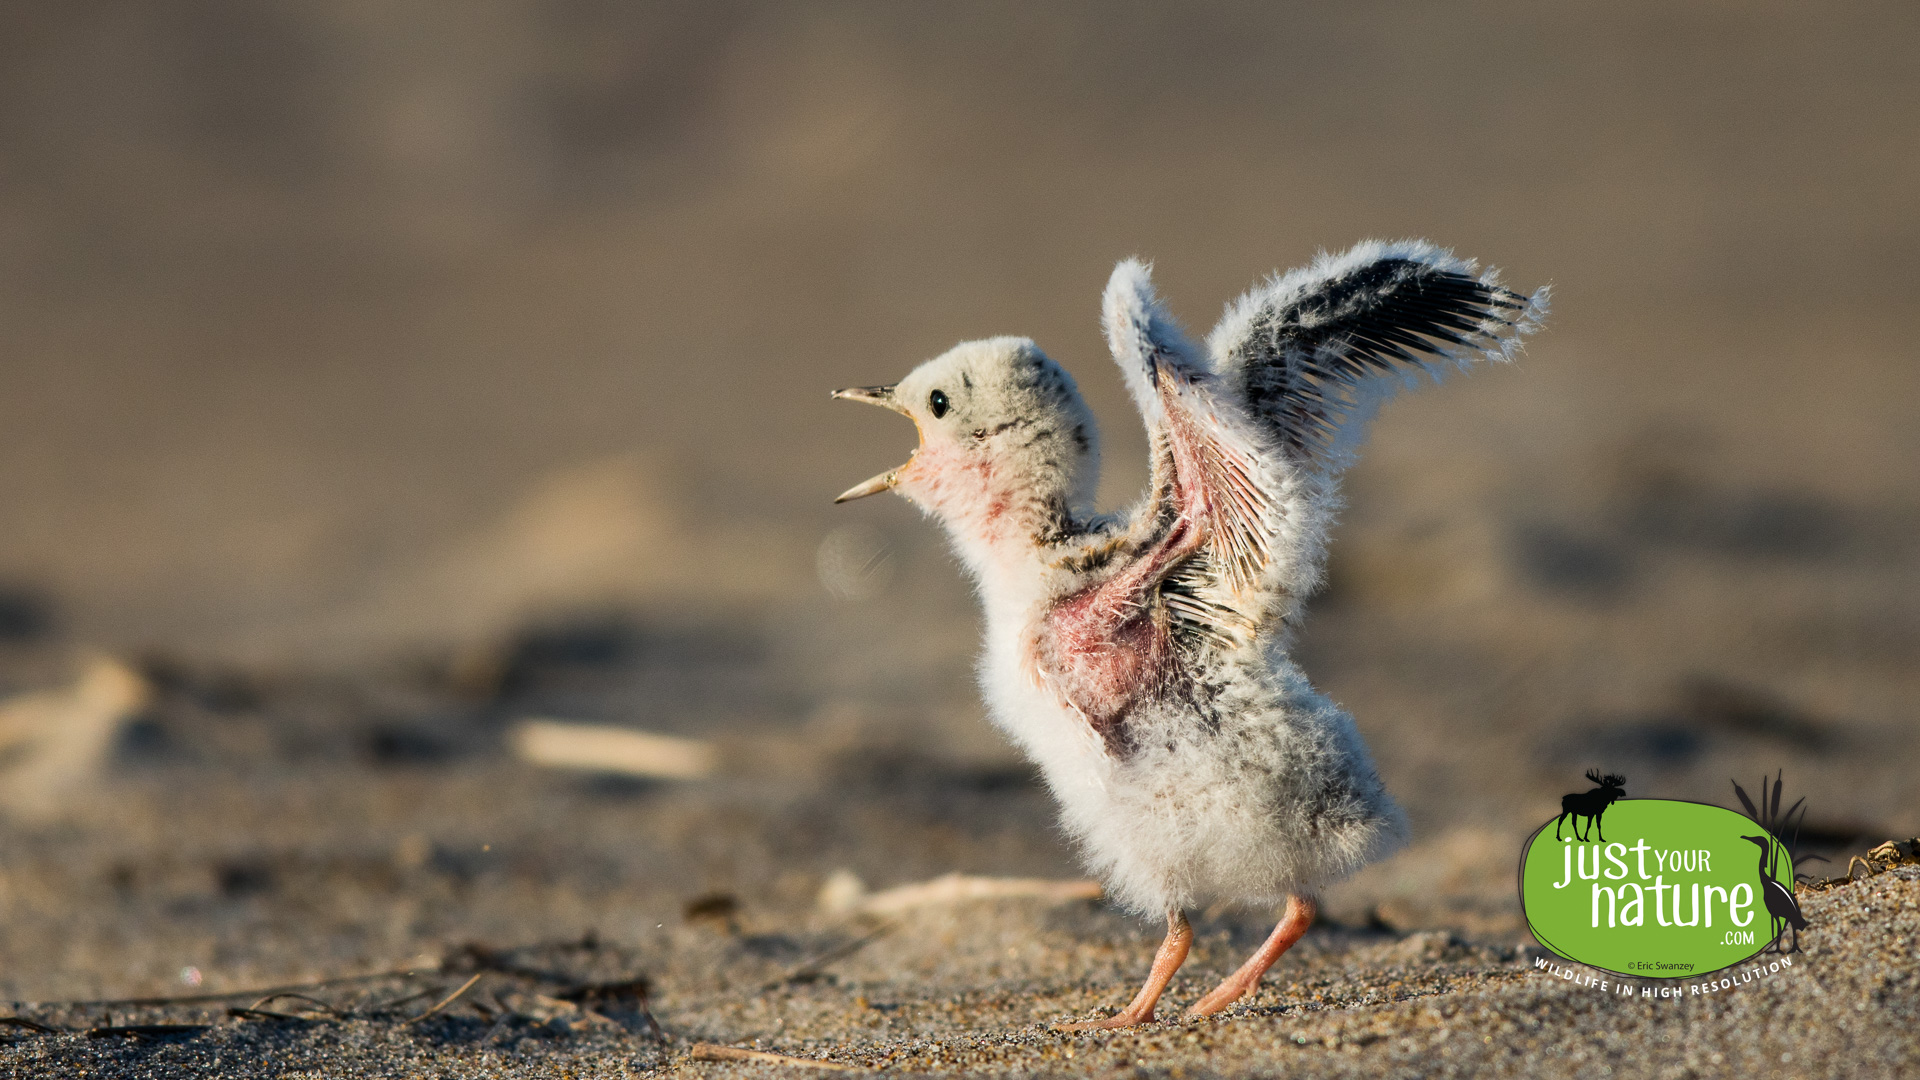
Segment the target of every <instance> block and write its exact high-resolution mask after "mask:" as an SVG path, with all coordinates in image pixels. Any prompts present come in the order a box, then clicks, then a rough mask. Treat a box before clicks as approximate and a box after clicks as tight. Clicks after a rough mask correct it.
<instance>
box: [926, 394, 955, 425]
mask: <svg viewBox="0 0 1920 1080" xmlns="http://www.w3.org/2000/svg"><path fill="white" fill-rule="evenodd" d="M952 404H953V403H952V402H950V401H948V400H947V392H946V391H945V390H935V391H934V392H933V393H931V394H928V395H927V408H929V409H931V410H933V418H934V419H935V420H938V419H940V418H941V417H943V416H945V415H947V410H948V409H949V408H951V407H952Z"/></svg>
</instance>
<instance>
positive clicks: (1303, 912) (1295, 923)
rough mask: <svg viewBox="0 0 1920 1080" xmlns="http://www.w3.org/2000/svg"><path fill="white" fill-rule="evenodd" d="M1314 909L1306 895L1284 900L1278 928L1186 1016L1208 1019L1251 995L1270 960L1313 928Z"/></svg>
mask: <svg viewBox="0 0 1920 1080" xmlns="http://www.w3.org/2000/svg"><path fill="white" fill-rule="evenodd" d="M1315 910H1316V909H1315V905H1314V902H1313V898H1312V897H1310V896H1289V897H1287V910H1286V913H1285V914H1283V915H1281V916H1280V925H1278V926H1276V927H1274V928H1273V933H1272V934H1270V935H1268V937H1267V940H1266V943H1265V944H1263V945H1261V946H1260V948H1259V949H1258V950H1256V951H1255V952H1254V954H1253V955H1252V956H1249V957H1247V962H1246V963H1244V964H1241V965H1240V970H1239V971H1236V972H1234V973H1233V974H1231V975H1229V976H1227V977H1226V980H1225V981H1223V982H1222V983H1221V984H1220V985H1219V986H1216V987H1214V989H1213V992H1212V993H1210V994H1208V995H1207V996H1206V997H1203V998H1201V999H1200V1000H1199V1001H1197V1002H1195V1003H1194V1005H1193V1007H1192V1008H1190V1009H1188V1010H1187V1015H1188V1016H1212V1015H1213V1014H1214V1013H1217V1012H1219V1011H1220V1010H1221V1009H1224V1008H1226V1007H1227V1006H1229V1005H1231V1004H1233V1003H1234V1002H1236V1001H1239V1000H1240V999H1241V998H1243V997H1245V996H1246V995H1247V994H1248V993H1250V992H1252V990H1253V988H1254V987H1256V986H1258V985H1260V976H1262V975H1265V974H1266V973H1267V969H1268V968H1270V967H1272V966H1273V964H1274V961H1276V960H1278V959H1280V954H1281V953H1283V952H1286V951H1287V950H1288V949H1290V948H1292V947H1293V943H1294V942H1296V941H1299V940H1300V935H1302V934H1304V933H1306V932H1307V927H1309V926H1312V925H1313V913H1314V911H1315Z"/></svg>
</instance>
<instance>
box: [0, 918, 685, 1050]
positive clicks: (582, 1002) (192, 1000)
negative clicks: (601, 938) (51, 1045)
mask: <svg viewBox="0 0 1920 1080" xmlns="http://www.w3.org/2000/svg"><path fill="white" fill-rule="evenodd" d="M611 952H615V950H611V949H608V948H605V947H603V946H602V945H601V944H600V943H599V942H598V940H597V939H595V938H594V937H592V936H591V935H589V936H588V937H586V938H582V939H581V940H578V941H571V942H557V943H544V944H536V945H527V946H520V947H516V948H510V949H494V948H490V947H487V946H484V945H479V944H473V943H469V944H464V945H461V946H458V947H456V948H454V949H452V950H450V951H448V953H447V954H446V955H445V956H444V957H443V958H442V959H441V961H440V962H439V963H438V964H437V965H431V966H427V967H423V968H407V969H395V970H390V971H379V972H371V973H367V974H360V975H347V976H340V977H337V978H331V979H320V980H316V981H314V982H309V983H301V984H297V985H293V986H278V987H263V988H254V989H244V990H231V991H222V992H214V993H195V994H182V995H174V996H164V997H150V998H124V999H117V1000H104V1001H47V1002H32V1003H20V1004H16V1006H15V1008H16V1010H17V1012H19V1013H31V1014H33V1015H12V1016H0V1028H6V1029H11V1030H12V1031H13V1032H14V1035H13V1036H12V1037H11V1039H10V1040H7V1041H16V1042H17V1041H19V1040H20V1039H22V1038H34V1037H42V1036H60V1035H80V1036H84V1037H87V1038H90V1039H105V1038H115V1037H124V1038H131V1039H139V1040H155V1039H191V1038H194V1037H196V1036H199V1035H203V1034H205V1033H207V1032H209V1031H212V1030H213V1029H214V1028H215V1027H216V1026H218V1025H219V1024H220V1022H222V1021H233V1022H238V1023H243V1024H246V1023H253V1024H280V1025H285V1024H296V1025H313V1024H349V1023H353V1024H373V1025H375V1026H383V1027H388V1028H391V1029H406V1028H414V1029H424V1028H428V1027H431V1025H432V1023H433V1022H437V1021H446V1022H453V1021H455V1020H456V1014H459V1013H461V1012H462V1011H464V1012H465V1013H466V1014H467V1015H469V1016H477V1017H478V1018H479V1019H480V1020H482V1021H484V1022H485V1023H487V1024H488V1025H489V1027H488V1033H489V1035H492V1034H497V1033H498V1032H500V1031H502V1030H504V1029H506V1028H509V1027H512V1026H514V1025H518V1026H519V1027H522V1028H528V1029H531V1028H539V1027H543V1026H544V1027H548V1028H554V1029H557V1030H564V1031H572V1032H578V1031H583V1030H589V1029H596V1030H603V1031H605V1032H608V1033H611V1034H615V1035H620V1036H635V1035H637V1036H641V1037H644V1038H646V1039H649V1040H653V1041H659V1040H663V1039H664V1038H665V1035H664V1033H663V1032H662V1030H661V1028H660V1025H659V1023H658V1021H656V1020H655V1019H654V1017H653V1014H652V1011H651V1010H650V1008H649V1004H648V997H649V993H650V990H651V983H650V982H649V980H648V979H647V978H646V977H645V976H644V975H640V974H628V975H626V976H624V977H620V978H616V979H611V980H605V979H591V978H582V977H580V972H581V971H582V970H586V969H602V970H604V969H605V968H606V966H607V965H606V963H605V962H604V961H605V960H606V959H612V960H613V961H614V962H616V963H619V962H622V961H626V962H630V959H631V958H626V957H620V956H613V957H610V958H609V957H599V958H598V959H600V960H602V961H603V962H601V963H597V964H595V963H586V964H582V963H580V962H579V959H578V958H579V957H580V956H581V955H582V954H597V953H611ZM570 958H572V959H570ZM461 976H464V978H461ZM456 979H458V980H459V981H458V982H455V980H456ZM323 995H324V996H323ZM330 998H331V1000H329V999H330ZM241 1001H244V1002H246V1003H247V1004H244V1005H241V1004H228V1003H230V1002H241ZM182 1014H188V1015H182ZM128 1017H137V1019H136V1020H127V1018H128ZM123 1021H125V1022H123ZM0 1039H5V1037H4V1036H0Z"/></svg>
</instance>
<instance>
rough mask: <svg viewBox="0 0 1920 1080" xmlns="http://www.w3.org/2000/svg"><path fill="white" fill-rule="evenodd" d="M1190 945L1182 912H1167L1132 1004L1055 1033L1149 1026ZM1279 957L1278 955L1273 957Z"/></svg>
mask: <svg viewBox="0 0 1920 1080" xmlns="http://www.w3.org/2000/svg"><path fill="white" fill-rule="evenodd" d="M1192 945H1193V927H1192V926H1189V925H1188V924H1187V916H1186V913H1185V912H1183V911H1178V910H1175V911H1169V912H1167V938H1166V940H1165V941H1162V942H1161V943H1160V951H1159V952H1156V953H1154V954H1153V970H1151V971H1149V972H1147V982H1146V985H1144V986H1142V987H1141V988H1140V992H1139V993H1138V994H1136V995H1134V999H1133V1003H1132V1004H1131V1005H1128V1006H1127V1007H1126V1008H1124V1009H1121V1010H1120V1011H1119V1012H1118V1013H1115V1014H1114V1015H1113V1016H1111V1017H1108V1018H1107V1019H1105V1020H1094V1021H1090V1022H1088V1023H1083V1024H1055V1025H1053V1030H1055V1031H1097V1030H1100V1029H1102V1028H1120V1027H1132V1026H1133V1025H1135V1024H1145V1023H1150V1022H1151V1021H1152V1020H1153V1007H1154V1005H1155V1004H1157V1003H1158V1002H1159V1001H1160V995H1161V994H1162V993H1163V992H1165V991H1166V989H1167V983H1169V982H1171V981H1173V973H1174V972H1176V971H1179V970H1180V965H1181V964H1183V963H1185V962H1186V959H1187V949H1188V948H1190V947H1191V946H1192ZM1275 955H1276V956H1277V955H1279V954H1278V953H1276V954H1275Z"/></svg>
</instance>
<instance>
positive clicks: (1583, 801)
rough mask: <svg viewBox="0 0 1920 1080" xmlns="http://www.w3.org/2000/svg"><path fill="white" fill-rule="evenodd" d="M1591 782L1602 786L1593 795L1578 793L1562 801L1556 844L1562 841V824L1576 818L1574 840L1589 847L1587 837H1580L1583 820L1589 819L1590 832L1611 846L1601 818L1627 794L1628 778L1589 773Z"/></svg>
mask: <svg viewBox="0 0 1920 1080" xmlns="http://www.w3.org/2000/svg"><path fill="white" fill-rule="evenodd" d="M1587 779H1589V780H1591V781H1593V782H1594V783H1596V784H1599V785H1600V786H1599V787H1597V788H1594V789H1593V790H1592V791H1586V792H1575V793H1574V794H1572V795H1566V796H1563V797H1562V798H1561V799H1560V816H1559V817H1557V818H1554V819H1553V838H1554V839H1555V840H1558V839H1560V823H1561V822H1563V821H1565V820H1567V819H1568V818H1572V819H1573V836H1574V839H1576V840H1579V841H1580V842H1581V843H1583V844H1584V843H1586V842H1587V837H1586V836H1582V835H1581V833H1580V819H1581V818H1585V819H1586V820H1587V831H1588V832H1589V833H1598V834H1599V837H1600V842H1601V843H1603V844H1604V843H1606V842H1607V834H1606V833H1605V832H1603V831H1602V830H1601V828H1600V816H1601V815H1602V814H1605V813H1606V812H1607V807H1609V806H1612V805H1613V804H1614V802H1615V801H1617V800H1618V799H1620V798H1621V797H1622V796H1624V795H1625V794H1626V793H1627V788H1626V783H1627V778H1626V777H1624V776H1616V775H1614V774H1613V773H1608V774H1607V775H1605V776H1602V775H1600V770H1599V769H1588V770H1587Z"/></svg>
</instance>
